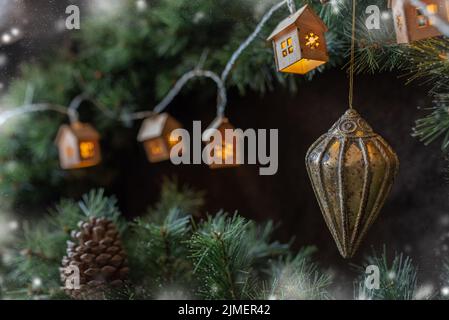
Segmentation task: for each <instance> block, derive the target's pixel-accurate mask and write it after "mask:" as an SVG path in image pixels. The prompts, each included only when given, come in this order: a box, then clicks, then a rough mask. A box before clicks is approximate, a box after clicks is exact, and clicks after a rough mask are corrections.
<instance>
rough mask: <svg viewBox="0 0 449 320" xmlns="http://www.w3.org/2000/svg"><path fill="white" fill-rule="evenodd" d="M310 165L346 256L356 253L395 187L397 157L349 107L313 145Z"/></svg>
mask: <svg viewBox="0 0 449 320" xmlns="http://www.w3.org/2000/svg"><path fill="white" fill-rule="evenodd" d="M306 167H307V172H308V174H309V178H310V181H311V182H312V187H313V190H314V192H315V195H316V198H317V200H318V203H319V205H320V208H321V212H322V214H323V217H324V220H325V222H326V224H327V226H328V228H329V230H330V232H331V234H332V236H333V238H334V240H335V242H336V244H337V247H338V250H339V251H340V254H341V255H342V256H343V257H344V258H351V257H352V256H353V255H354V254H355V252H356V251H357V249H358V247H359V246H360V243H361V242H362V240H363V238H364V237H365V235H366V233H367V231H368V229H369V228H370V227H371V225H372V224H373V222H374V221H375V220H376V218H377V216H378V214H379V211H380V209H381V208H382V206H383V204H384V202H385V199H386V197H387V195H388V194H389V192H390V190H391V187H392V185H393V181H394V179H395V177H396V174H397V171H398V168H399V160H398V157H397V155H396V153H395V152H394V151H393V149H392V148H391V147H390V146H389V145H388V143H387V142H386V141H385V140H384V139H383V138H382V137H381V136H380V135H378V134H377V133H375V132H374V131H373V130H372V129H371V127H370V126H369V125H368V123H367V122H366V121H365V120H364V119H363V118H362V117H361V116H360V115H359V114H358V113H357V112H356V111H355V110H354V109H349V110H347V111H346V112H345V114H344V115H343V116H342V117H341V118H340V119H339V120H338V121H337V122H336V123H335V124H334V125H333V126H332V128H331V129H330V130H329V131H328V132H327V133H326V134H324V135H322V136H321V137H320V138H319V139H318V140H317V141H315V142H314V143H313V144H312V146H311V147H310V148H309V150H308V152H307V155H306Z"/></svg>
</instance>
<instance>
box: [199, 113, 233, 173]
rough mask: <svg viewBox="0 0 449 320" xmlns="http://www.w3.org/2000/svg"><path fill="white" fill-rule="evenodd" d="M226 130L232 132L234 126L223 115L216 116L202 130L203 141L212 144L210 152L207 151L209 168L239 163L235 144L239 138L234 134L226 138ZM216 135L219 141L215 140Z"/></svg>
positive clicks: (231, 165)
mask: <svg viewBox="0 0 449 320" xmlns="http://www.w3.org/2000/svg"><path fill="white" fill-rule="evenodd" d="M227 130H229V132H230V131H231V130H232V132H234V127H233V126H232V125H231V124H230V123H229V120H228V119H227V118H225V117H217V118H215V120H214V121H213V122H212V123H211V124H210V125H209V127H207V129H206V130H204V132H203V135H202V140H203V142H205V143H211V145H210V146H212V144H213V145H214V147H213V149H211V150H210V151H211V152H207V157H208V159H207V163H209V167H210V168H211V169H218V168H227V167H236V166H238V165H239V164H238V162H237V146H238V145H239V142H240V141H239V139H240V138H239V136H238V135H237V134H235V135H232V137H231V139H226V131H227ZM218 137H219V138H220V141H215V139H216V138H218ZM206 147H207V146H206Z"/></svg>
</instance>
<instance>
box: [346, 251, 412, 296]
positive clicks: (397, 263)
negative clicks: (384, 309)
mask: <svg viewBox="0 0 449 320" xmlns="http://www.w3.org/2000/svg"><path fill="white" fill-rule="evenodd" d="M368 265H373V266H376V267H378V268H379V276H380V279H379V280H380V281H379V289H375V288H373V289H368V288H367V286H366V285H365V280H366V274H365V270H366V266H368ZM358 270H359V272H360V278H359V280H358V281H356V282H355V286H354V288H355V298H356V299H358V300H412V299H414V298H415V297H416V293H417V268H416V267H415V266H414V265H413V263H412V260H411V258H409V257H407V256H404V255H403V254H402V253H401V254H395V257H394V259H393V260H392V261H391V262H389V261H388V258H387V254H386V251H385V250H384V252H383V254H382V255H381V256H379V255H377V254H376V253H375V252H374V253H373V255H371V256H370V257H368V258H367V260H366V263H365V265H364V266H363V267H359V268H358Z"/></svg>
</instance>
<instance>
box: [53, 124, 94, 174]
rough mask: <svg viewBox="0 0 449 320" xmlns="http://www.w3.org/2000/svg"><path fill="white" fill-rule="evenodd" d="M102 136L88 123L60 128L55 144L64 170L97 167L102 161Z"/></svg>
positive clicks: (65, 125)
mask: <svg viewBox="0 0 449 320" xmlns="http://www.w3.org/2000/svg"><path fill="white" fill-rule="evenodd" d="M99 140H100V135H99V133H98V132H97V131H96V130H95V129H94V128H93V127H92V126H91V125H90V124H87V123H81V122H74V123H72V124H70V125H67V124H64V125H62V126H61V127H60V128H59V131H58V134H57V136H56V140H55V143H56V145H57V147H58V151H59V162H60V165H61V168H63V169H79V168H85V167H91V166H95V165H97V164H98V163H100V161H101V150H100V143H99Z"/></svg>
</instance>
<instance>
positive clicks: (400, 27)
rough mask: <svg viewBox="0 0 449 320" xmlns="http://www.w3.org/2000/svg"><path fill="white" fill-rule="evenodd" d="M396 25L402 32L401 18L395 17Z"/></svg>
mask: <svg viewBox="0 0 449 320" xmlns="http://www.w3.org/2000/svg"><path fill="white" fill-rule="evenodd" d="M396 25H397V26H398V29H399V30H402V27H403V25H404V23H403V22H402V17H401V16H400V15H397V16H396Z"/></svg>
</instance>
